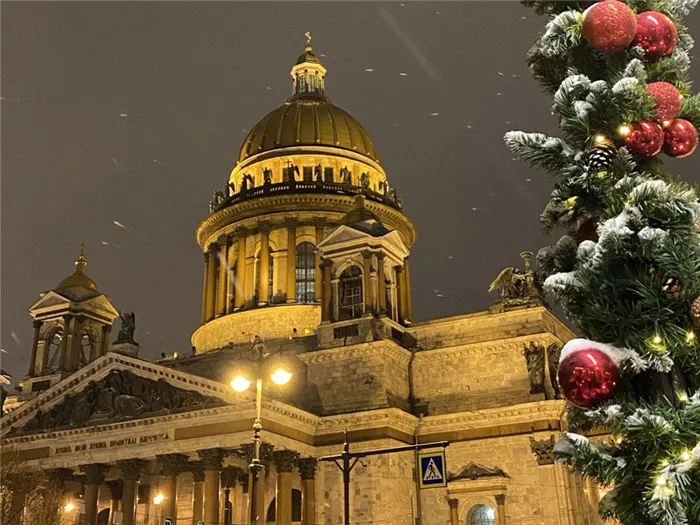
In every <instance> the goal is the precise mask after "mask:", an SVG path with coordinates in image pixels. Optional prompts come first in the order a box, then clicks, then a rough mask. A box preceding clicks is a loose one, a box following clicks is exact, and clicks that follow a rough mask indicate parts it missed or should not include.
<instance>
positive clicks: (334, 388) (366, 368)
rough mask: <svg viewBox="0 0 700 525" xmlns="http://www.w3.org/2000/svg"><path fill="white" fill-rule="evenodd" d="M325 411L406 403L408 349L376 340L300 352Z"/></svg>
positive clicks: (310, 385)
mask: <svg viewBox="0 0 700 525" xmlns="http://www.w3.org/2000/svg"><path fill="white" fill-rule="evenodd" d="M298 357H299V359H301V360H302V361H303V362H304V363H306V364H307V367H308V375H307V379H308V383H309V388H312V389H314V390H315V394H316V396H317V398H318V401H319V404H320V410H321V413H322V414H324V415H330V414H339V413H344V412H353V411H357V410H373V409H377V408H386V407H390V406H401V407H403V408H407V406H408V361H409V359H410V353H409V352H408V351H406V350H404V349H402V348H401V347H399V346H398V345H397V344H396V343H393V342H392V341H375V342H372V343H364V344H359V345H353V346H351V347H343V348H333V349H329V350H320V351H316V352H308V353H306V354H299V356H298Z"/></svg>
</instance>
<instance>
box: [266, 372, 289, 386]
mask: <svg viewBox="0 0 700 525" xmlns="http://www.w3.org/2000/svg"><path fill="white" fill-rule="evenodd" d="M270 379H272V382H273V383H274V384H276V385H280V386H281V385H286V384H287V383H289V381H290V380H291V379H292V373H291V372H289V371H288V370H285V369H284V368H278V369H277V370H275V371H274V372H273V373H272V375H271V376H270Z"/></svg>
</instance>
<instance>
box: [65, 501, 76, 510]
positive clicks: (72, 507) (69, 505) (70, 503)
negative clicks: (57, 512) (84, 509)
mask: <svg viewBox="0 0 700 525" xmlns="http://www.w3.org/2000/svg"><path fill="white" fill-rule="evenodd" d="M63 510H65V511H66V512H73V511H74V510H75V505H73V502H72V501H69V502H68V503H66V506H65V507H63Z"/></svg>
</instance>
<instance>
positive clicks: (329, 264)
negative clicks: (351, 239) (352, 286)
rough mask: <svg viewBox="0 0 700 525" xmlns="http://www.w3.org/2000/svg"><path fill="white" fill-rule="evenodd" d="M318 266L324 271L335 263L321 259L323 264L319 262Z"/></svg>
mask: <svg viewBox="0 0 700 525" xmlns="http://www.w3.org/2000/svg"><path fill="white" fill-rule="evenodd" d="M318 265H319V267H320V268H322V269H323V268H330V267H331V266H333V261H331V260H330V259H321V262H319V263H318Z"/></svg>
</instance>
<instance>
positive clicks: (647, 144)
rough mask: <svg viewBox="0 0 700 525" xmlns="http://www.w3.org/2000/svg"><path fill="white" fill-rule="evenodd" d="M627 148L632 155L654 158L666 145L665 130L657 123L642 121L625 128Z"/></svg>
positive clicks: (624, 134)
mask: <svg viewBox="0 0 700 525" xmlns="http://www.w3.org/2000/svg"><path fill="white" fill-rule="evenodd" d="M622 135H623V137H624V138H625V146H626V147H627V149H628V150H630V152H632V153H636V154H637V155H643V156H644V157H653V156H654V155H656V154H657V153H659V151H661V148H662V147H663V145H664V130H663V128H662V127H661V126H660V125H659V124H657V123H656V122H650V121H648V120H642V121H641V122H632V123H631V124H628V125H626V126H623V133H622Z"/></svg>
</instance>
